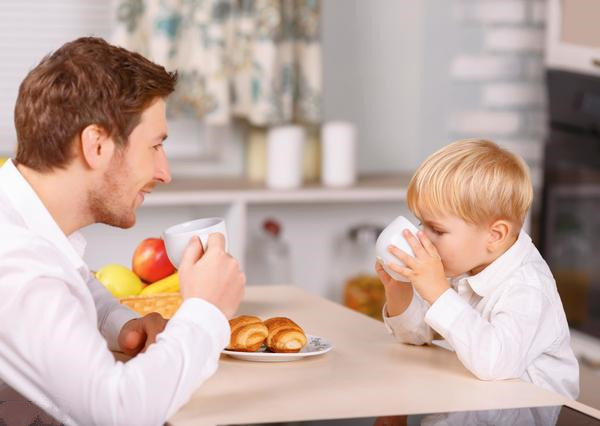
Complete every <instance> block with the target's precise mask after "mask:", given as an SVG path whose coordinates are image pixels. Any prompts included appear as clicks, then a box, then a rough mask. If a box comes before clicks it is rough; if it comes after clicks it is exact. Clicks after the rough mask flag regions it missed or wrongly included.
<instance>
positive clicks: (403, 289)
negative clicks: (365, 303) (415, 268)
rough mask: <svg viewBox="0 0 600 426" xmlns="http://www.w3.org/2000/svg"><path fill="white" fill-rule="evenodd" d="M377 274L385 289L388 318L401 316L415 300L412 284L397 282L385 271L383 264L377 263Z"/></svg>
mask: <svg viewBox="0 0 600 426" xmlns="http://www.w3.org/2000/svg"><path fill="white" fill-rule="evenodd" d="M375 272H377V276H379V279H380V280H381V282H382V283H383V287H384V289H385V301H386V311H387V316H388V317H395V316H396V315H400V314H401V313H403V312H404V311H406V309H407V308H408V306H409V305H410V302H411V300H412V298H413V288H412V285H411V284H410V283H405V282H401V281H396V280H395V279H393V278H392V277H390V275H389V274H388V273H387V272H385V270H384V269H383V264H382V263H381V262H379V261H378V262H376V263H375Z"/></svg>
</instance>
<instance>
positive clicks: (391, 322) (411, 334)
mask: <svg viewBox="0 0 600 426" xmlns="http://www.w3.org/2000/svg"><path fill="white" fill-rule="evenodd" d="M407 286H408V287H410V288H411V290H412V286H410V284H408V285H407ZM388 306H389V299H388V302H387V303H386V304H385V306H384V307H383V322H384V324H385V327H386V328H387V330H388V331H389V332H390V333H391V334H392V335H393V336H394V338H395V339H396V340H397V341H399V342H401V343H410V344H412V345H425V344H429V343H431V340H432V339H433V330H432V329H431V327H430V326H429V325H428V324H427V323H426V322H425V314H426V313H427V310H428V309H429V304H428V303H427V302H426V301H425V300H423V298H422V297H421V296H419V293H417V292H416V291H414V290H413V291H412V299H411V301H410V304H409V305H408V307H407V308H406V310H404V312H402V313H400V314H398V315H395V316H389V312H388Z"/></svg>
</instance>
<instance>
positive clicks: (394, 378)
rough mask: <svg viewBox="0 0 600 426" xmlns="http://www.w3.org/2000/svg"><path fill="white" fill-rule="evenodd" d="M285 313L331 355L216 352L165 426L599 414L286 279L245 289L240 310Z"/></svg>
mask: <svg viewBox="0 0 600 426" xmlns="http://www.w3.org/2000/svg"><path fill="white" fill-rule="evenodd" d="M239 313H240V314H247V315H257V316H259V317H261V318H263V319H266V318H268V317H271V316H287V317H289V318H291V319H292V320H294V321H296V322H297V323H298V324H300V325H301V326H302V327H303V328H304V330H305V332H306V333H307V334H312V335H316V336H321V337H324V338H326V339H327V340H329V341H331V343H332V344H333V346H334V348H333V350H331V351H330V352H328V353H326V354H324V355H321V356H318V357H314V358H306V359H302V360H297V361H291V362H281V363H262V362H248V361H242V360H237V359H233V358H230V357H228V356H226V355H223V356H222V359H221V362H220V366H219V370H218V371H217V373H216V374H215V375H214V376H213V377H212V378H210V379H209V380H208V381H207V382H206V383H204V385H203V386H202V387H201V388H200V389H199V390H198V391H197V392H196V393H195V394H194V395H193V397H192V399H191V400H190V401H189V403H188V404H186V405H185V406H184V407H182V409H181V410H180V411H179V412H178V413H176V414H175V415H174V416H173V417H172V418H171V419H169V424H172V425H174V426H185V425H192V424H194V425H197V424H203V425H213V424H214V425H222V424H232V423H259V422H277V421H298V420H309V419H326V418H350V417H371V416H385V415H399V414H417V413H431V412H448V411H469V410H489V409H503V408H517V407H533V406H552V405H567V406H570V407H573V408H576V409H578V410H580V411H583V412H585V413H586V414H589V415H592V416H594V417H597V418H600V411H598V410H595V409H593V408H591V407H588V406H585V405H583V404H581V403H578V402H576V401H571V400H569V399H567V398H565V397H563V396H561V395H558V394H556V393H553V392H550V391H546V390H544V389H541V388H539V387H537V386H534V385H532V384H530V383H524V382H521V381H518V380H506V381H496V382H485V381H481V380H478V379H477V378H475V377H474V376H473V375H472V374H471V373H470V372H469V371H468V370H467V369H465V368H464V367H463V366H462V364H461V363H460V362H459V361H458V359H457V357H456V355H455V354H454V353H452V352H450V351H447V350H444V349H442V348H438V347H429V346H411V345H404V344H399V343H396V342H395V341H394V340H393V338H392V337H391V336H390V335H389V334H388V333H387V331H386V329H385V327H384V326H383V324H382V323H381V322H378V321H376V320H373V319H371V318H369V317H366V316H364V315H362V314H359V313H356V312H353V311H351V310H349V309H347V308H344V307H342V306H340V305H337V304H335V303H333V302H330V301H328V300H325V299H323V298H320V297H318V296H315V295H312V294H310V293H307V292H305V291H303V290H301V289H299V288H297V287H292V286H249V287H247V289H246V296H245V299H244V302H243V304H242V306H241V308H240V311H239Z"/></svg>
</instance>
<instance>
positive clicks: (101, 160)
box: [79, 124, 115, 169]
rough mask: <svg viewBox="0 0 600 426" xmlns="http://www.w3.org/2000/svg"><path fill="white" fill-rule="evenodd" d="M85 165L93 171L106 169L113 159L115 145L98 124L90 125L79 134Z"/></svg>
mask: <svg viewBox="0 0 600 426" xmlns="http://www.w3.org/2000/svg"><path fill="white" fill-rule="evenodd" d="M79 136H80V141H81V152H82V155H83V161H84V163H85V164H86V165H87V166H88V167H90V168H91V169H99V168H104V167H105V166H106V165H107V164H108V163H109V162H110V159H111V158H112V155H113V151H114V149H115V143H114V142H113V140H112V139H111V138H109V137H108V134H107V132H106V131H105V130H104V129H103V128H102V127H100V126H98V125H96V124H90V125H89V126H87V127H86V128H84V129H83V130H82V131H81V133H80V134H79Z"/></svg>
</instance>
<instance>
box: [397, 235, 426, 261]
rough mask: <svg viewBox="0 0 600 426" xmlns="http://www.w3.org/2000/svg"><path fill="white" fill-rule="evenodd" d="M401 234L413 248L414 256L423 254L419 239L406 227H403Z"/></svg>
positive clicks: (423, 250)
mask: <svg viewBox="0 0 600 426" xmlns="http://www.w3.org/2000/svg"><path fill="white" fill-rule="evenodd" d="M402 235H403V236H404V238H405V239H406V241H407V242H408V245H409V246H410V248H411V249H412V250H413V253H414V254H415V256H416V257H420V256H422V255H423V254H425V249H424V248H423V245H422V244H421V241H419V240H418V239H417V238H416V237H415V236H414V235H413V233H412V232H410V231H409V230H408V229H405V230H404V232H403V233H402Z"/></svg>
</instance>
